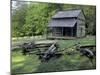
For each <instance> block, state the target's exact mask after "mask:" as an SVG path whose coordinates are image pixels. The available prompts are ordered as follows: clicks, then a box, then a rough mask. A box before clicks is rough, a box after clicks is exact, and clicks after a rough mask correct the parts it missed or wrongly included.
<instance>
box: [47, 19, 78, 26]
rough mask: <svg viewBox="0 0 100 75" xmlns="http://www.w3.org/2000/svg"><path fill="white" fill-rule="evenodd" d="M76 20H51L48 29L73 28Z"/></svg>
mask: <svg viewBox="0 0 100 75" xmlns="http://www.w3.org/2000/svg"><path fill="white" fill-rule="evenodd" d="M75 23H76V19H52V21H51V22H50V23H49V25H48V27H74V25H75Z"/></svg>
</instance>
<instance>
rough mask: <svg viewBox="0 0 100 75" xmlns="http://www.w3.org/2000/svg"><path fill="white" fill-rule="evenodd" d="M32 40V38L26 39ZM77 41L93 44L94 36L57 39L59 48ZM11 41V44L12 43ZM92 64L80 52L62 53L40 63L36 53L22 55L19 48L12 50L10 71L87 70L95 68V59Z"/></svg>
mask: <svg viewBox="0 0 100 75" xmlns="http://www.w3.org/2000/svg"><path fill="white" fill-rule="evenodd" d="M28 40H29V41H32V40H33V39H28ZM22 41H24V42H26V41H27V40H25V39H22V40H18V39H17V41H16V40H13V42H14V43H15V42H18V43H22ZM77 42H80V43H81V44H82V45H87V44H95V37H86V38H81V39H76V40H59V41H58V43H59V46H60V49H62V48H66V47H69V46H71V45H73V44H75V43H77ZM14 43H13V44H14ZM93 61H94V62H93V65H92V63H91V62H90V61H89V59H88V58H87V57H85V56H80V54H73V55H66V54H65V55H63V56H62V57H60V58H58V59H55V58H52V59H51V60H49V61H48V62H45V63H42V62H40V60H39V59H38V56H36V55H34V54H33V55H27V56H23V55H22V54H21V50H16V51H12V68H11V70H12V73H41V72H42V73H43V72H58V71H73V70H88V69H95V68H96V59H95V58H94V60H93Z"/></svg>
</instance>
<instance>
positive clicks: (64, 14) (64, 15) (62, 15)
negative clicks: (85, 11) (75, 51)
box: [52, 10, 82, 18]
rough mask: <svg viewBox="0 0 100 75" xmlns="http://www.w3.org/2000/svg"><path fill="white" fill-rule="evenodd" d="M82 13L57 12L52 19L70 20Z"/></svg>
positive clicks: (71, 11) (77, 11) (72, 11)
mask: <svg viewBox="0 0 100 75" xmlns="http://www.w3.org/2000/svg"><path fill="white" fill-rule="evenodd" d="M80 12H82V11H81V10H68V11H59V12H57V13H56V14H55V15H54V16H53V17H52V18H72V17H78V15H79V14H80Z"/></svg>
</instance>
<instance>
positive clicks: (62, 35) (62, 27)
mask: <svg viewBox="0 0 100 75" xmlns="http://www.w3.org/2000/svg"><path fill="white" fill-rule="evenodd" d="M63 29H64V28H63V27H62V36H63Z"/></svg>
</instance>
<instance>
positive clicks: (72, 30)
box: [71, 27, 73, 36]
mask: <svg viewBox="0 0 100 75" xmlns="http://www.w3.org/2000/svg"><path fill="white" fill-rule="evenodd" d="M71 36H73V27H72V28H71Z"/></svg>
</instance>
